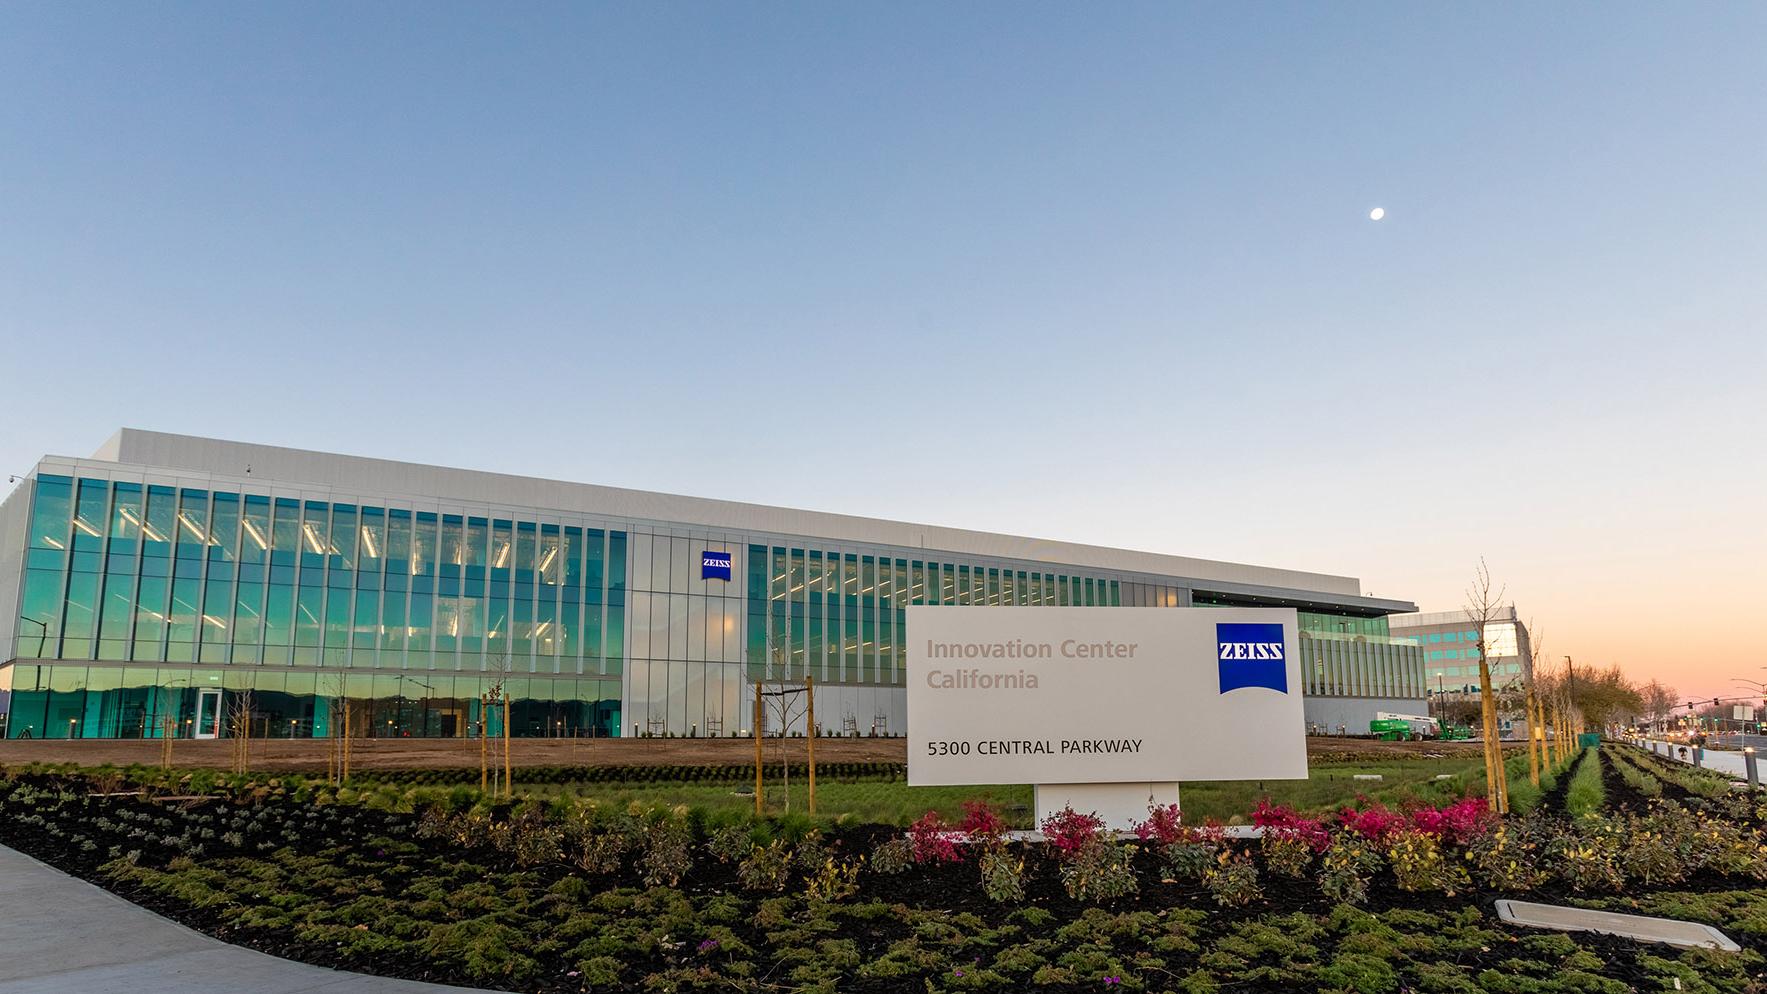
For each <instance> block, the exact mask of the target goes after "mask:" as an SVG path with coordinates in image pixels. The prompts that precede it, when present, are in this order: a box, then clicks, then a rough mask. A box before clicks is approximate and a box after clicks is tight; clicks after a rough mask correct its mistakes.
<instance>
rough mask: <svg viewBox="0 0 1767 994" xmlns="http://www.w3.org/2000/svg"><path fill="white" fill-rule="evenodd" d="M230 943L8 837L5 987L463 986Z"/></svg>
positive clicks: (1, 913)
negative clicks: (309, 961) (53, 863)
mask: <svg viewBox="0 0 1767 994" xmlns="http://www.w3.org/2000/svg"><path fill="white" fill-rule="evenodd" d="M466 990H467V988H464V987H446V986H443V985H441V984H420V983H415V982H413V981H409V980H389V979H387V978H384V977H370V976H365V975H363V974H360V973H342V972H339V971H337V970H326V969H322V968H320V967H317V966H308V965H306V964H305V963H295V962H292V961H290V960H285V959H278V958H276V957H274V956H268V955H265V954H264V953H260V952H257V951H255V950H251V949H246V948H243V947H241V946H233V945H228V944H227V943H225V942H222V941H220V940H219V939H213V938H210V937H209V936H206V935H203V934H202V933H200V932H196V931H193V930H191V929H188V928H185V927H184V926H182V925H180V924H178V923H177V922H174V921H171V920H169V919H166V918H161V917H160V916H159V915H156V914H154V913H153V912H151V911H148V910H147V909H145V908H142V907H139V906H137V905H134V904H130V903H129V902H128V901H125V900H123V899H122V898H120V897H117V896H116V895H115V894H112V893H110V892H109V891H106V890H103V889H101V888H99V887H95V886H93V885H92V884H89V883H87V882H86V881H84V880H79V879H77V878H74V877H70V876H68V875H67V874H65V873H62V872H61V871H60V870H56V869H52V868H51V867H49V866H46V865H44V864H42V863H39V862H38V861H36V860H34V859H32V858H31V857H29V856H26V855H25V854H23V853H21V852H18V851H16V850H13V849H8V848H6V847H4V846H0V994H27V992H29V994H68V992H73V991H78V992H80V994H241V992H251V994H306V992H325V994H357V992H360V994H462V992H464V991H466Z"/></svg>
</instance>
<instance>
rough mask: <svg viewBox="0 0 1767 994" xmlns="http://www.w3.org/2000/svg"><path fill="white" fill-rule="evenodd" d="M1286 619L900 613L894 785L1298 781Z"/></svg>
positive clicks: (1038, 611) (1299, 756)
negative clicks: (900, 724)
mask: <svg viewBox="0 0 1767 994" xmlns="http://www.w3.org/2000/svg"><path fill="white" fill-rule="evenodd" d="M1295 624H1296V623H1295V612H1294V611H1293V610H1290V609H1285V608H1127V607H1112V608H1097V607H910V608H908V632H909V638H908V657H907V680H908V782H909V783H910V784H916V785H931V784H988V783H1032V784H1056V783H1062V784H1079V783H1124V782H1169V781H1183V780H1285V779H1294V780H1298V779H1304V778H1305V777H1306V776H1307V742H1306V720H1305V718H1304V717H1303V713H1302V707H1301V661H1300V659H1299V658H1298V657H1297V650H1298V648H1299V647H1298V646H1297V644H1296V643H1297V636H1296V634H1295Z"/></svg>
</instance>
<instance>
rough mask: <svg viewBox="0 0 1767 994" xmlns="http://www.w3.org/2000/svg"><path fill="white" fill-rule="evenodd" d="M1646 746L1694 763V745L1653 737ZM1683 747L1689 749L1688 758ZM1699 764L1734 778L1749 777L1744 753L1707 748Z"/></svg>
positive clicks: (1689, 763)
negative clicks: (1682, 755) (1682, 752)
mask: <svg viewBox="0 0 1767 994" xmlns="http://www.w3.org/2000/svg"><path fill="white" fill-rule="evenodd" d="M1644 747H1645V748H1646V749H1649V750H1650V751H1651V752H1654V753H1656V754H1657V755H1659V756H1662V757H1664V758H1666V759H1673V760H1674V761H1676V762H1677V763H1686V764H1687V765H1689V766H1692V765H1694V763H1693V751H1694V750H1693V746H1690V745H1683V744H1681V743H1671V742H1658V741H1656V740H1654V739H1652V740H1649V741H1647V742H1645V743H1644ZM1682 749H1686V750H1687V755H1688V758H1687V759H1682V758H1681V750H1682ZM1699 765H1700V766H1701V767H1704V768H1705V769H1708V770H1714V771H1716V772H1718V773H1722V774H1724V775H1726V776H1728V777H1730V778H1731V779H1733V780H1746V779H1748V771H1747V769H1746V768H1745V767H1744V765H1743V759H1742V753H1740V752H1724V751H1722V750H1718V749H1707V750H1705V751H1704V752H1703V753H1701V755H1700V762H1699Z"/></svg>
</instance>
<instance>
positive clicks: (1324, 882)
mask: <svg viewBox="0 0 1767 994" xmlns="http://www.w3.org/2000/svg"><path fill="white" fill-rule="evenodd" d="M1380 868H1381V855H1380V852H1379V850H1377V849H1376V848H1375V846H1374V843H1373V842H1371V841H1369V840H1368V839H1365V838H1363V837H1362V836H1361V835H1358V834H1357V833H1355V832H1347V831H1338V832H1334V833H1332V837H1331V843H1330V844H1329V845H1327V846H1326V847H1325V852H1324V853H1322V854H1320V857H1319V889H1320V890H1321V891H1324V892H1325V896H1326V897H1329V898H1331V899H1332V900H1334V901H1341V902H1343V903H1345V904H1361V903H1363V902H1364V901H1366V900H1368V882H1369V880H1371V879H1372V878H1373V877H1374V875H1375V874H1376V873H1379V872H1380Z"/></svg>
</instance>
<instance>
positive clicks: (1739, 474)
mask: <svg viewBox="0 0 1767 994" xmlns="http://www.w3.org/2000/svg"><path fill="white" fill-rule="evenodd" d="M1763 52H1767V6H1763V5H1761V4H1756V3H1740V2H1739V3H1732V4H1704V5H1698V6H1683V5H1664V4H1600V5H1594V4H1585V5H1532V4H1530V5H1516V6H1512V7H1493V6H1486V5H1479V6H1468V5H1461V6H1448V5H1416V4H1353V5H1352V4H1345V5H1334V6H1326V5H1318V4H1304V5H1292V6H1288V5H1272V4H1258V5H1228V4H1220V5H1211V6H1200V5H1183V4H1120V5H1096V4H1084V5H1081V4H1074V5H1069V6H1054V5H1024V4H1012V5H1005V4H959V5H952V4H888V5H885V4H874V5H870V6H861V5H856V4H805V5H786V4H732V3H720V4H705V5H696V4H685V3H670V4H630V5H623V6H589V5H581V4H573V5H539V4H523V5H520V6H518V7H512V6H510V5H484V4H481V5H465V4H437V3H421V4H419V3H413V4H402V5H394V4H351V5H341V4H340V5H321V4H279V5H268V4H259V5H249V6H248V5H234V4H222V3H206V4H184V5H173V4H150V5H141V4H134V5H125V4H113V5H91V4H80V3H53V4H51V3H31V4H13V5H9V6H7V7H6V8H5V9H4V10H3V11H0V93H4V94H5V100H4V101H3V102H0V301H3V303H0V345H3V349H0V364H3V365H4V368H5V369H6V372H7V375H6V376H5V380H4V382H5V383H6V386H7V392H8V397H7V404H6V409H7V411H8V416H7V417H6V418H5V420H4V421H3V422H0V459H3V460H4V470H5V471H6V472H23V471H24V470H26V469H28V468H29V467H30V465H31V464H32V463H33V462H34V460H35V459H36V458H37V457H39V456H40V455H42V454H43V453H44V452H53V453H58V454H85V453H87V452H89V451H90V450H91V449H92V448H94V447H95V446H96V445H97V444H98V443H99V442H100V441H101V440H102V439H103V438H104V437H105V436H106V435H108V434H109V433H110V432H111V431H112V430H114V429H115V428H116V427H118V426H119V425H124V424H127V425H134V426H140V427H147V428H156V429H162V430H170V431H183V432H189V433H193V434H205V435H217V436H223V437H233V438H241V439H247V440H253V441H264V442H272V443H279V444H287V445H294V446H299V447H303V448H315V449H327V450H338V451H347V452H355V453H362V454H367V455H377V456H388V457H400V458H408V459H412V460H416V461H424V462H441V463H450V464H459V465H466V466H471V467H476V468H491V469H499V470H507V471H512V472H520V473H529V474H537V475H548V476H557V477H563V478H569V479H579V480H591V481H596V482H605V483H613V484H620V485H629V486H638V487H645V488H653V489H662V490H671V491H679V492H689V493H699V494H706V495H713V496H727V497H734V498H741V499H750V500H756V501H762V502H767V503H781V504H789V505H796V506H808V507H815V508H822V509H830V510H840V511H849V512H854V513H861V514H873V515H881V516H888V517H898V518H909V519H917V520H929V521H934V522H939V523H945V524H956V525H967V526H973V527H981V528H986V529H989V530H1001V531H1014V532H1027V533H1033V534H1039V535H1047V536H1050V537H1059V538H1067V539H1075V540H1081V541H1094V542H1101V543H1106V544H1114V545H1126V546H1132V547H1138V548H1151V549H1157V550H1161V551H1169V552H1175V553H1182V554H1191V555H1203V556H1214V557H1219V558H1226V559H1236V560H1247V561H1256V562H1266V563H1272V564H1278V565H1285V566H1293V567H1299V568H1311V569H1319V570H1325V571H1330V572H1340V573H1351V574H1355V575H1360V576H1362V577H1364V579H1365V584H1366V586H1367V588H1369V589H1371V590H1372V591H1373V592H1375V593H1377V594H1381V595H1388V596H1397V597H1407V598H1411V599H1414V600H1416V601H1418V602H1419V603H1420V604H1421V605H1422V606H1423V607H1425V608H1426V609H1437V610H1441V609H1449V608H1453V607H1457V606H1458V605H1459V600H1460V597H1459V594H1460V590H1461V588H1462V587H1463V586H1464V585H1465V580H1466V578H1467V576H1468V575H1469V574H1470V572H1471V567H1472V565H1473V563H1474V562H1475V561H1476V558H1477V557H1478V556H1479V555H1485V556H1487V557H1488V558H1489V559H1490V560H1491V564H1492V568H1493V570H1494V572H1496V573H1497V575H1498V576H1499V578H1501V579H1506V580H1508V581H1509V583H1510V587H1511V592H1512V594H1514V595H1515V597H1516V598H1517V600H1518V601H1519V602H1520V604H1521V607H1522V610H1523V613H1524V615H1534V616H1535V617H1536V618H1537V620H1538V621H1539V622H1540V624H1541V625H1542V626H1543V627H1544V628H1545V629H1546V630H1547V639H1548V641H1549V643H1550V646H1549V648H1550V649H1552V650H1554V651H1555V652H1578V653H1582V654H1585V655H1586V656H1587V657H1589V658H1590V659H1591V660H1592V661H1597V662H1600V661H1617V662H1623V663H1626V664H1627V665H1628V666H1634V667H1637V668H1640V670H1641V671H1642V670H1646V669H1648V670H1652V671H1653V672H1660V673H1662V674H1663V675H1665V677H1666V678H1670V679H1673V678H1674V674H1675V672H1677V667H1679V666H1681V665H1682V662H1678V661H1677V659H1676V658H1675V657H1676V656H1678V655H1681V656H1685V655H1688V654H1691V655H1692V656H1693V657H1697V658H1698V659H1699V660H1703V662H1701V663H1700V665H1701V666H1705V665H1707V664H1708V663H1711V660H1713V659H1714V658H1718V659H1721V661H1722V662H1721V665H1722V666H1732V664H1734V668H1739V669H1740V668H1742V667H1744V666H1745V665H1746V666H1747V667H1748V668H1753V667H1754V665H1755V664H1756V663H1767V658H1764V659H1759V660H1755V659H1754V658H1753V656H1752V655H1750V654H1749V653H1751V652H1755V651H1756V650H1755V649H1750V650H1749V651H1748V652H1744V651H1742V650H1741V649H1740V648H1739V646H1740V645H1742V644H1744V643H1746V644H1747V645H1749V646H1753V647H1756V648H1758V646H1759V645H1760V644H1761V639H1760V635H1759V632H1758V631H1755V630H1754V627H1753V622H1748V623H1746V624H1745V623H1744V621H1743V620H1742V619H1738V620H1737V621H1735V623H1734V624H1732V623H1730V622H1721V623H1719V624H1718V626H1717V627H1716V628H1712V627H1710V626H1708V627H1707V628H1704V629H1702V632H1704V633H1706V634H1703V635H1702V636H1701V637H1702V638H1709V641H1710V644H1702V645H1697V646H1694V647H1692V648H1685V647H1682V648H1678V646H1681V645H1682V644H1683V643H1682V642H1681V641H1679V639H1680V637H1681V636H1683V635H1684V634H1685V628H1684V627H1683V626H1685V625H1686V624H1687V622H1688V614H1689V613H1691V612H1694V611H1696V610H1698V611H1710V610H1714V609H1715V610H1717V611H1720V612H1725V611H1729V612H1741V613H1744V614H1748V615H1750V616H1752V617H1753V618H1757V619H1758V618H1759V616H1760V606H1761V603H1762V595H1763V593H1767V572H1764V567H1763V565H1762V563H1763V561H1767V542H1764V541H1763V538H1762V535H1763V534H1764V533H1767V528H1764V527H1763V524H1762V520H1761V513H1760V508H1761V506H1762V502H1763V493H1764V492H1767V470H1764V469H1763V459H1762V453H1763V451H1764V450H1767V443H1764V442H1763V429H1764V428H1767V416H1764V414H1763V411H1764V410H1767V394H1764V391H1767V373H1764V370H1767V346H1764V345H1763V341H1764V340H1767V58H1763ZM1375 206H1381V207H1385V208H1386V210H1387V212H1388V213H1387V217H1386V219H1385V220H1383V221H1380V222H1378V223H1376V222H1372V221H1369V220H1368V218H1367V215H1368V211H1369V210H1370V209H1371V208H1373V207H1375ZM1641 577H1648V578H1649V579H1647V580H1642V581H1641V579H1640V578H1641ZM1641 619H1650V620H1649V628H1650V631H1649V632H1648V633H1641V632H1640V630H1639V629H1638V628H1637V626H1638V625H1639V624H1641V623H1643V622H1642V621H1641ZM1555 635H1556V637H1555ZM1739 640H1740V641H1739ZM1757 654H1758V653H1757ZM1688 665H1691V664H1688ZM1711 665H1714V666H1718V665H1720V664H1719V663H1711ZM1701 672H1702V675H1700V676H1699V677H1698V678H1697V679H1696V678H1695V677H1694V676H1692V675H1690V676H1688V677H1687V678H1685V679H1683V680H1681V681H1680V682H1681V683H1683V684H1685V685H1686V689H1695V685H1696V684H1697V685H1699V686H1704V685H1705V684H1704V682H1703V681H1707V680H1708V678H1709V679H1710V681H1711V682H1712V684H1713V685H1714V686H1721V685H1722V684H1723V680H1724V679H1725V678H1727V677H1728V675H1729V670H1725V671H1724V672H1722V673H1720V672H1718V670H1713V671H1712V672H1711V673H1710V674H1705V673H1704V672H1703V671H1701ZM1750 675H1756V674H1750Z"/></svg>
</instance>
